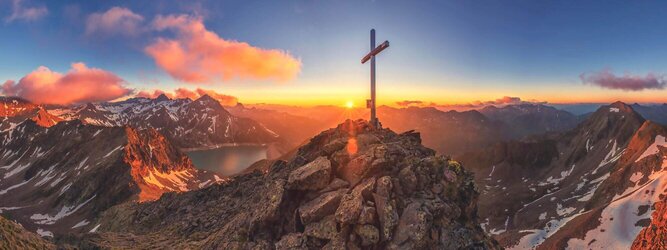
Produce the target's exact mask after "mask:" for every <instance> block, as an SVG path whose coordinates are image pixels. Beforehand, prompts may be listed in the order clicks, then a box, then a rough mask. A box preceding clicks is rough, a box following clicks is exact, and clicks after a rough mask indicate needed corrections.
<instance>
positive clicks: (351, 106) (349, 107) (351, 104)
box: [345, 101, 354, 109]
mask: <svg viewBox="0 0 667 250" xmlns="http://www.w3.org/2000/svg"><path fill="white" fill-rule="evenodd" d="M345 107H346V108H348V109H351V108H354V102H353V101H347V102H346V103H345Z"/></svg>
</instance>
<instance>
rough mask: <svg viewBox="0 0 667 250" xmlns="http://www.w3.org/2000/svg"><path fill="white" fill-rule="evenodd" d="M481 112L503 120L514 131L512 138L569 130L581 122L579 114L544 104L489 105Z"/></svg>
mask: <svg viewBox="0 0 667 250" xmlns="http://www.w3.org/2000/svg"><path fill="white" fill-rule="evenodd" d="M479 112H480V113H482V114H484V115H485V116H486V117H488V118H489V119H491V120H495V121H500V122H503V123H504V124H505V125H506V126H507V127H508V128H509V132H510V133H512V134H511V137H512V138H522V137H525V136H529V135H538V134H543V133H546V132H561V131H567V130H570V129H572V128H574V127H576V126H577V125H578V124H579V122H580V119H579V118H578V117H577V116H575V115H573V114H571V113H569V112H567V111H563V110H558V109H556V108H554V107H550V106H546V105H542V104H519V105H509V106H505V107H501V108H498V107H495V106H487V107H484V108H482V109H480V110H479Z"/></svg>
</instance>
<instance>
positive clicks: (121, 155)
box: [0, 121, 218, 237]
mask: <svg viewBox="0 0 667 250" xmlns="http://www.w3.org/2000/svg"><path fill="white" fill-rule="evenodd" d="M0 139H1V142H2V147H0V200H1V201H2V202H1V207H0V212H1V213H2V215H3V216H7V217H9V218H12V219H14V220H16V221H18V222H19V223H21V224H22V225H23V226H24V227H25V228H27V229H28V230H31V231H33V232H35V231H36V232H41V234H42V235H48V236H50V237H53V236H54V235H61V234H63V233H67V232H88V231H90V230H92V229H93V228H95V225H94V224H92V222H93V221H95V220H96V218H97V215H99V213H100V212H101V211H104V210H106V209H107V208H109V207H111V206H113V205H116V204H120V203H123V202H126V201H147V200H154V199H157V198H158V197H160V196H161V195H162V194H163V193H165V192H173V191H175V192H183V191H188V190H194V189H198V188H202V187H205V186H208V185H210V184H213V183H215V182H216V181H217V180H218V178H217V177H216V176H214V175H212V174H209V173H206V172H204V171H198V170H197V169H195V168H194V167H193V166H192V163H191V162H190V160H189V158H187V157H186V156H185V155H184V154H182V153H181V152H180V151H178V150H177V149H176V147H174V146H173V145H171V144H170V143H169V141H168V140H167V139H166V138H165V137H163V136H162V135H160V134H159V133H157V132H156V131H155V130H151V129H149V130H142V131H138V130H136V129H133V128H130V127H100V126H92V125H84V124H82V123H81V122H80V121H71V122H61V123H58V124H56V125H54V126H52V127H50V128H44V127H41V126H39V125H37V124H36V123H35V122H33V121H25V122H23V123H21V124H19V125H18V126H16V128H15V129H13V130H10V131H7V132H2V133H0Z"/></svg>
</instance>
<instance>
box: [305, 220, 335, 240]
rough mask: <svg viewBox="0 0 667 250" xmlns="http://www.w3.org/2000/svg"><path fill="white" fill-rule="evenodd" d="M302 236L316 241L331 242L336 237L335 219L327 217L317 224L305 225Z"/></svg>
mask: <svg viewBox="0 0 667 250" xmlns="http://www.w3.org/2000/svg"><path fill="white" fill-rule="evenodd" d="M303 234H304V235H306V236H310V237H314V238H318V239H326V240H333V239H334V238H336V236H337V235H338V230H336V218H334V216H333V215H329V216H327V217H324V219H322V220H320V221H318V222H313V223H310V224H308V225H306V229H305V230H304V232H303Z"/></svg>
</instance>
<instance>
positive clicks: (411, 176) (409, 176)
mask: <svg viewBox="0 0 667 250" xmlns="http://www.w3.org/2000/svg"><path fill="white" fill-rule="evenodd" d="M398 178H399V180H400V181H401V187H403V191H404V192H405V193H407V194H412V193H413V192H414V191H415V190H416V189H417V182H418V180H417V175H415V172H414V171H412V169H410V168H409V167H407V168H403V169H401V171H400V172H399V173H398Z"/></svg>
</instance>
